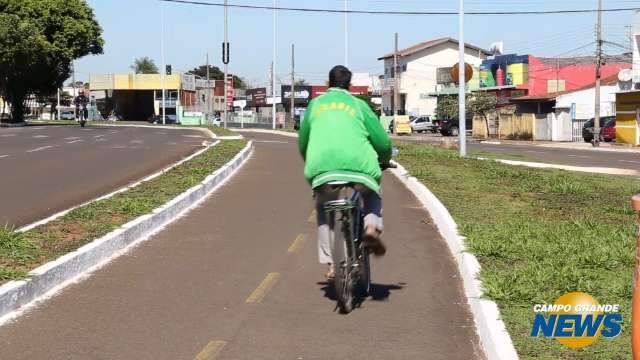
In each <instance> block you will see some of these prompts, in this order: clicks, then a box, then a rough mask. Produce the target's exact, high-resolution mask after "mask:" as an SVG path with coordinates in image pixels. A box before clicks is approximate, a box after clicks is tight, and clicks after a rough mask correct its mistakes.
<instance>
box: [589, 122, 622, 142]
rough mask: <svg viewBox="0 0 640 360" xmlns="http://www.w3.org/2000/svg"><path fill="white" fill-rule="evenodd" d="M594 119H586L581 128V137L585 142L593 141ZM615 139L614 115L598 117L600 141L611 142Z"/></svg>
mask: <svg viewBox="0 0 640 360" xmlns="http://www.w3.org/2000/svg"><path fill="white" fill-rule="evenodd" d="M593 125H594V119H591V120H589V121H587V122H586V123H585V124H584V127H583V128H582V138H583V139H584V141H585V142H592V141H593ZM615 139H616V117H615V116H605V117H601V118H600V141H606V142H611V141H614V140H615Z"/></svg>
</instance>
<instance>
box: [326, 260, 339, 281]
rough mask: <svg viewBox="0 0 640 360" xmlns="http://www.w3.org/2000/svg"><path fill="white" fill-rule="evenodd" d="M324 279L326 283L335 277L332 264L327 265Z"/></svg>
mask: <svg viewBox="0 0 640 360" xmlns="http://www.w3.org/2000/svg"><path fill="white" fill-rule="evenodd" d="M324 277H325V278H326V279H327V281H333V279H334V278H335V277H336V269H335V268H334V267H333V264H329V269H327V273H326V274H324Z"/></svg>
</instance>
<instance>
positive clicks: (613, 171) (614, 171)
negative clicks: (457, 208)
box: [477, 157, 640, 176]
mask: <svg viewBox="0 0 640 360" xmlns="http://www.w3.org/2000/svg"><path fill="white" fill-rule="evenodd" d="M477 159H478V160H486V161H497V162H499V163H502V164H505V165H511V166H526V167H530V168H535V169H557V170H565V171H574V172H583V173H591V174H603V175H625V176H640V171H637V170H632V169H620V168H606V167H594V166H573V165H560V164H549V163H539V162H529V161H519V160H505V159H490V158H485V157H479V158H477Z"/></svg>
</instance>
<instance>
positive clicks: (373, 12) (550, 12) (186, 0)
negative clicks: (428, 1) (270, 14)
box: [159, 0, 640, 15]
mask: <svg viewBox="0 0 640 360" xmlns="http://www.w3.org/2000/svg"><path fill="white" fill-rule="evenodd" d="M159 1H162V2H170V3H179V4H189V5H204V6H216V7H224V6H227V7H230V8H238V9H254V10H272V11H273V10H280V11H297V12H315V13H338V14H367V15H458V12H457V11H378V10H337V9H311V8H296V7H277V6H261V5H247V4H228V5H225V4H223V3H212V2H204V1H195V0H159ZM637 10H640V8H638V7H630V8H611V9H602V10H601V11H602V12H624V11H637ZM597 12H598V10H597V9H574V10H546V11H545V10H537V11H471V12H466V13H465V15H553V14H588V13H597Z"/></svg>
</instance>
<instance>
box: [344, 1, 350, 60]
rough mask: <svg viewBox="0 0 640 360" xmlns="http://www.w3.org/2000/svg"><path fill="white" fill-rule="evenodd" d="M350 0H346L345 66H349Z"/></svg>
mask: <svg viewBox="0 0 640 360" xmlns="http://www.w3.org/2000/svg"><path fill="white" fill-rule="evenodd" d="M348 1H349V0H344V66H346V67H349V15H348V14H347V11H349V4H348Z"/></svg>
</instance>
